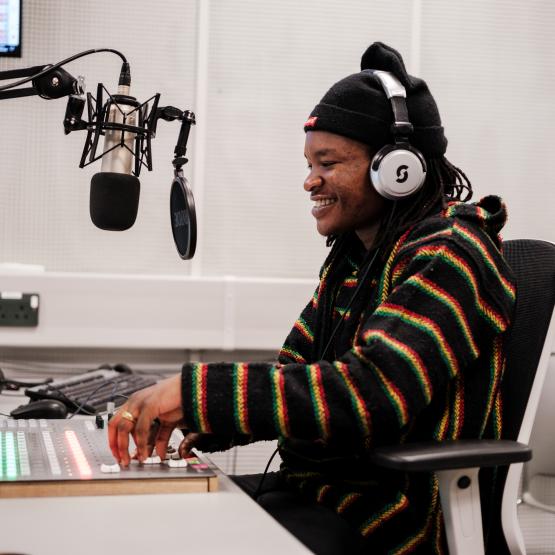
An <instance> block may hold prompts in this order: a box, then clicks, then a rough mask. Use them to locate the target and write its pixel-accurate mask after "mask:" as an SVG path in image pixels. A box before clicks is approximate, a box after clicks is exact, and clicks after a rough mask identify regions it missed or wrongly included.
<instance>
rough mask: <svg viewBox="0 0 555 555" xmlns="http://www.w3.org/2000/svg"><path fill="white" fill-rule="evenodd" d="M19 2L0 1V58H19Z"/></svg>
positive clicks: (15, 0)
mask: <svg viewBox="0 0 555 555" xmlns="http://www.w3.org/2000/svg"><path fill="white" fill-rule="evenodd" d="M21 2H22V0H0V56H21Z"/></svg>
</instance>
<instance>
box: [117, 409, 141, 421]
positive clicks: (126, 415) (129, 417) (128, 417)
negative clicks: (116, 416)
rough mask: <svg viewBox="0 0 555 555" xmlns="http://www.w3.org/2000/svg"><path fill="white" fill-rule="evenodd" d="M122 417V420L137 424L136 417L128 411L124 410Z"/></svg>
mask: <svg viewBox="0 0 555 555" xmlns="http://www.w3.org/2000/svg"><path fill="white" fill-rule="evenodd" d="M120 416H121V417H122V418H125V420H129V422H133V424H135V422H137V420H136V419H135V417H134V416H133V415H132V414H131V413H130V412H129V411H128V410H122V411H121V412H120Z"/></svg>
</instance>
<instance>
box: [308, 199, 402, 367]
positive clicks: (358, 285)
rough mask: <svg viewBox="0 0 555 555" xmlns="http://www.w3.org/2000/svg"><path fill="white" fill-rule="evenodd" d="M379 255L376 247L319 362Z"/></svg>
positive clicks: (391, 213) (388, 222) (378, 249)
mask: <svg viewBox="0 0 555 555" xmlns="http://www.w3.org/2000/svg"><path fill="white" fill-rule="evenodd" d="M396 207H397V203H396V202H393V206H392V207H391V212H390V213H389V216H388V218H387V222H386V224H385V226H384V227H385V228H387V227H389V225H390V224H391V222H392V221H393V214H394V213H395V208H396ZM379 253H380V248H379V247H378V248H377V249H376V250H375V251H374V254H373V255H372V258H371V259H370V262H368V265H367V266H366V269H365V270H364V273H363V275H362V277H361V278H360V280H359V282H358V283H357V286H356V289H355V291H354V293H353V294H352V296H351V298H350V299H349V302H348V303H347V307H346V308H345V310H344V312H343V314H342V315H341V318H340V319H339V322H337V324H336V326H335V328H334V329H333V331H332V332H331V335H330V338H329V339H328V342H327V343H326V346H325V348H324V350H323V351H322V354H321V355H320V357H319V360H323V359H324V357H325V356H326V353H327V351H328V349H329V348H330V345H331V342H332V341H333V338H334V337H335V335H336V334H337V332H338V331H339V328H340V327H341V324H342V323H343V322H344V320H345V316H346V315H347V313H348V311H349V309H350V308H351V305H352V304H353V301H354V300H355V298H356V296H357V295H358V293H359V291H360V290H361V289H362V286H363V284H364V282H365V281H366V278H367V277H368V274H369V273H370V270H371V269H372V267H373V266H374V262H375V260H376V258H377V256H378V254H379Z"/></svg>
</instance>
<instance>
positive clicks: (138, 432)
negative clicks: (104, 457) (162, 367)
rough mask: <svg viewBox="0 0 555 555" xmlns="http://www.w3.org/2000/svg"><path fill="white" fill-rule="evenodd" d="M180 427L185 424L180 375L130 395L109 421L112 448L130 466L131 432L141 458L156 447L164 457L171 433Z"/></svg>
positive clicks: (124, 464)
mask: <svg viewBox="0 0 555 555" xmlns="http://www.w3.org/2000/svg"><path fill="white" fill-rule="evenodd" d="M131 417H132V418H131ZM155 420H156V422H155ZM178 427H184V423H183V409H182V406H181V376H180V375H179V374H178V375H177V376H173V377H172V378H167V379H165V380H162V381H161V382H158V383H157V384H156V385H152V386H150V387H147V388H145V389H142V390H141V391H137V392H136V393H134V394H133V395H131V397H129V399H128V400H127V402H126V403H125V404H124V405H123V406H121V407H120V408H119V409H118V411H117V413H116V414H114V416H113V418H112V419H111V420H110V423H109V424H108V440H109V442H110V449H111V450H112V454H113V455H114V457H115V458H116V460H117V461H118V462H119V463H120V464H121V465H122V466H124V467H125V466H128V465H129V461H130V456H129V434H131V435H132V436H133V439H134V440H135V445H136V446H137V458H138V459H139V461H144V460H145V459H146V458H147V457H149V456H150V455H151V453H152V449H153V447H156V452H157V453H158V455H159V456H160V457H161V458H163V457H164V456H165V454H166V448H167V446H168V441H169V439H170V436H171V434H172V432H173V430H174V429H175V428H178ZM156 428H157V429H156Z"/></svg>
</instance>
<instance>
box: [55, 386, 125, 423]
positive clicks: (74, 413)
mask: <svg viewBox="0 0 555 555" xmlns="http://www.w3.org/2000/svg"><path fill="white" fill-rule="evenodd" d="M124 379H125V375H123V376H118V377H117V378H109V379H107V380H106V381H104V382H102V383H101V384H99V385H98V387H96V388H95V389H93V390H92V391H91V392H90V393H89V394H88V395H87V397H86V399H85V400H84V401H82V402H81V404H80V405H78V407H77V408H76V409H75V410H74V411H72V412H73V414H72V415H71V416H68V418H67V419H68V420H70V419H72V418H73V417H74V416H75V415H76V414H79V412H81V411H83V408H84V406H85V405H86V404H87V403H88V401H89V399H90V398H91V397H92V396H93V395H94V394H95V393H96V392H97V391H100V390H101V389H102V388H103V387H105V386H106V385H108V384H111V385H112V388H113V389H112V393H111V399H113V398H114V397H115V396H116V389H117V386H118V384H119V382H121V381H124ZM58 391H59V392H60V393H62V394H63V395H64V397H65V398H66V399H69V398H68V397H67V395H65V394H64V393H63V392H62V391H61V390H58ZM118 395H121V394H118ZM122 397H125V395H122ZM72 402H73V404H75V402H74V401H72ZM83 412H86V414H88V415H93V414H97V413H96V411H95V412H87V411H83Z"/></svg>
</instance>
